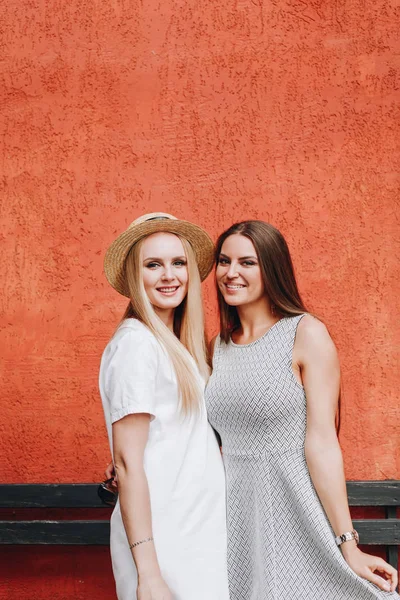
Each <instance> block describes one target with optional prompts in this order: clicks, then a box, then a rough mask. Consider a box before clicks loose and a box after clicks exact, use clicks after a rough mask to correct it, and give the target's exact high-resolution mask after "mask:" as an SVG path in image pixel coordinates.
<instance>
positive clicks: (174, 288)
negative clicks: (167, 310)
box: [157, 285, 179, 295]
mask: <svg viewBox="0 0 400 600" xmlns="http://www.w3.org/2000/svg"><path fill="white" fill-rule="evenodd" d="M178 289H179V285H174V286H166V287H160V288H157V291H158V292H161V293H162V294H168V295H172V294H175V292H176V291H177V290H178Z"/></svg>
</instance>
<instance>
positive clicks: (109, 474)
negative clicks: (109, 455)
mask: <svg viewBox="0 0 400 600" xmlns="http://www.w3.org/2000/svg"><path fill="white" fill-rule="evenodd" d="M104 475H105V476H106V479H112V482H111V486H112V487H113V488H118V483H117V474H116V472H115V469H114V464H113V462H112V461H111V462H110V463H109V464H108V465H107V467H106V470H105V471H104Z"/></svg>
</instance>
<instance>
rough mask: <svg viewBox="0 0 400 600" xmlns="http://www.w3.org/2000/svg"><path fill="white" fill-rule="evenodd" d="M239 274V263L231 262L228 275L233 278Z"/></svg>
mask: <svg viewBox="0 0 400 600" xmlns="http://www.w3.org/2000/svg"><path fill="white" fill-rule="evenodd" d="M237 275H238V272H237V265H236V264H235V263H234V262H231V264H230V265H229V269H228V272H227V276H228V277H229V279H233V278H234V277H237Z"/></svg>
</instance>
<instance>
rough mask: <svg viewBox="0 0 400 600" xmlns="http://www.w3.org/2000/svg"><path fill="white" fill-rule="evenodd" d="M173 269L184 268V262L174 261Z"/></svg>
mask: <svg viewBox="0 0 400 600" xmlns="http://www.w3.org/2000/svg"><path fill="white" fill-rule="evenodd" d="M174 265H175V267H185V266H186V261H184V260H176V261H175V262H174Z"/></svg>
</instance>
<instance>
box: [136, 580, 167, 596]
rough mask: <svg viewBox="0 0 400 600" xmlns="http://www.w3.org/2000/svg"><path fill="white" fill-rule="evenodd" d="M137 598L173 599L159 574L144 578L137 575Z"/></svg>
mask: <svg viewBox="0 0 400 600" xmlns="http://www.w3.org/2000/svg"><path fill="white" fill-rule="evenodd" d="M137 598H138V600H173V597H172V594H171V592H170V591H169V588H168V586H167V584H166V583H165V581H164V580H163V578H162V577H161V575H160V576H158V577H152V578H145V579H142V578H140V577H139V583H138V587H137Z"/></svg>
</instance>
